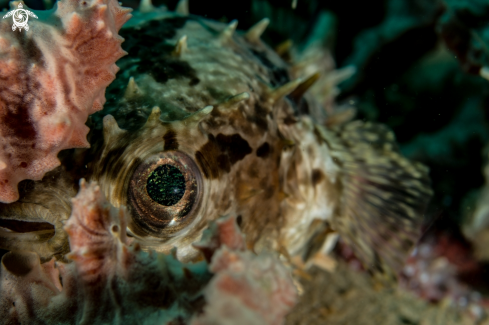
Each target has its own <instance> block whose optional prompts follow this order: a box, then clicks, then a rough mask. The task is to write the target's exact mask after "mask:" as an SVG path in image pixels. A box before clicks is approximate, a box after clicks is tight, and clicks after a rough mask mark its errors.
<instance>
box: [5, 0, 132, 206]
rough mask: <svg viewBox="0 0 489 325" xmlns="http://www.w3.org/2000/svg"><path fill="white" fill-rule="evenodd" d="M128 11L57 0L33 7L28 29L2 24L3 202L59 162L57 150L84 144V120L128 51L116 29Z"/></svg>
mask: <svg viewBox="0 0 489 325" xmlns="http://www.w3.org/2000/svg"><path fill="white" fill-rule="evenodd" d="M19 3H20V2H12V8H16V7H17V5H18V4H19ZM130 11H131V9H127V8H122V7H121V6H120V5H119V4H118V2H117V1H116V0H85V1H83V0H61V1H59V2H57V4H56V5H55V7H54V8H53V9H52V10H50V11H45V12H41V11H39V12H36V14H37V16H38V17H39V19H31V20H29V24H30V25H31V26H30V29H29V31H21V32H19V31H15V32H14V31H12V28H11V24H12V21H11V20H8V19H4V20H1V21H0V35H1V36H0V202H5V203H10V202H13V201H16V200H17V199H18V197H19V194H18V190H17V184H18V183H19V182H20V181H21V180H24V179H34V180H39V179H41V178H42V177H43V175H44V174H45V173H46V172H47V171H49V170H52V169H53V168H54V167H56V166H58V165H59V164H60V162H59V160H58V158H57V154H58V152H59V151H61V150H63V149H68V148H78V147H88V146H89V144H88V142H87V140H86V135H87V133H88V127H87V126H86V125H85V122H86V120H87V117H88V115H90V114H92V113H94V112H96V111H98V110H100V109H102V105H103V104H104V102H105V88H106V87H107V86H108V85H109V84H110V83H111V82H112V81H113V80H114V78H115V73H116V72H117V71H118V68H117V66H116V65H115V61H116V60H117V59H119V58H120V57H122V56H123V55H125V52H124V51H123V50H122V48H121V46H120V45H121V43H122V42H123V40H124V39H123V38H122V37H120V36H119V35H118V34H117V32H118V31H119V29H120V28H121V27H122V25H123V24H124V23H125V22H126V21H127V20H128V19H129V18H130V16H131V15H130V14H129V12H130Z"/></svg>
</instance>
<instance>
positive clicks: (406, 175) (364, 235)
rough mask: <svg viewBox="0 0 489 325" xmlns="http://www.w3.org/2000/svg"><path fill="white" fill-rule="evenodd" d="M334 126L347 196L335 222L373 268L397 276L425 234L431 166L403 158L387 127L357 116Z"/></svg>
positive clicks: (338, 159)
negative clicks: (420, 236) (425, 212)
mask: <svg viewBox="0 0 489 325" xmlns="http://www.w3.org/2000/svg"><path fill="white" fill-rule="evenodd" d="M335 131H336V134H337V137H338V138H337V139H338V146H339V148H340V152H339V155H338V157H337V158H336V160H337V162H338V164H340V166H341V169H342V195H341V201H340V203H339V206H338V209H337V213H336V218H335V220H334V224H333V226H334V228H335V229H336V230H337V231H338V232H339V233H340V235H341V236H342V238H343V240H344V241H345V242H347V243H348V244H349V245H351V247H352V248H353V250H354V252H355V253H356V254H357V256H358V257H359V258H360V259H361V260H362V261H363V263H364V264H365V267H366V268H367V269H368V270H369V271H371V272H372V273H373V274H375V275H380V278H384V279H385V278H386V277H387V278H388V279H391V278H395V277H396V274H397V271H399V269H400V267H401V266H402V265H403V263H404V261H405V259H406V257H407V255H408V253H409V251H410V250H411V249H412V247H413V246H414V244H415V242H416V241H417V239H418V238H419V235H420V230H421V224H422V222H423V214H424V211H425V209H426V206H427V205H428V202H429V200H430V198H431V195H432V191H431V188H430V185H431V182H430V179H429V177H428V168H427V167H425V166H423V165H421V164H419V163H415V162H411V161H409V160H408V159H407V158H405V157H403V156H402V155H401V153H400V152H399V150H398V148H397V145H396V143H395V137H394V134H393V132H392V131H390V130H389V129H388V128H387V127H386V126H383V125H380V124H373V123H368V122H367V123H364V122H362V121H355V122H352V123H348V124H345V125H343V126H341V127H339V128H337V129H336V130H335Z"/></svg>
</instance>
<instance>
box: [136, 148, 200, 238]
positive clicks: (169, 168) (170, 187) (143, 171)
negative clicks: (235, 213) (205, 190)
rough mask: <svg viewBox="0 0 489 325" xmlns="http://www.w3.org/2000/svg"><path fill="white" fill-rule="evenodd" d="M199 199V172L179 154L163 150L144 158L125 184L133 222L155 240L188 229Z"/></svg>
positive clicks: (191, 160) (185, 155) (179, 152)
mask: <svg viewBox="0 0 489 325" xmlns="http://www.w3.org/2000/svg"><path fill="white" fill-rule="evenodd" d="M201 198H202V176H201V173H200V170H199V168H198V167H197V165H196V164H195V162H194V161H193V159H192V158H190V157H189V156H188V155H187V154H185V153H183V152H181V151H164V152H160V153H157V154H155V155H152V156H150V157H148V158H147V159H146V160H145V161H144V162H142V163H141V164H140V165H139V166H138V167H137V168H136V170H135V171H134V173H133V175H132V178H131V180H130V182H129V189H128V201H129V206H130V209H131V210H132V211H131V212H132V216H133V221H134V222H135V224H137V225H138V226H139V227H140V228H142V229H144V230H145V231H146V232H148V233H149V234H151V235H154V236H157V237H172V236H174V235H175V234H176V233H177V232H179V231H180V230H182V229H184V228H185V227H186V226H188V225H189V224H190V223H191V222H192V221H193V220H194V217H195V215H196V212H197V211H198V209H199V206H200V201H201Z"/></svg>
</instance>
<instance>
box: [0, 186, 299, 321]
mask: <svg viewBox="0 0 489 325" xmlns="http://www.w3.org/2000/svg"><path fill="white" fill-rule="evenodd" d="M126 218H127V214H126V211H125V209H123V208H120V209H117V208H114V207H113V206H111V205H110V204H109V203H108V202H107V201H106V199H105V198H104V196H103V194H102V193H101V190H100V188H99V187H98V186H97V185H96V184H95V183H90V184H86V183H85V181H83V180H82V181H81V183H80V192H79V193H78V195H77V196H76V197H75V198H74V199H73V211H72V215H71V217H70V219H69V220H68V222H67V224H66V230H67V232H68V234H69V237H70V247H71V253H70V255H69V257H70V258H71V259H72V260H73V261H74V262H73V263H70V264H64V263H55V262H54V260H51V261H50V262H48V263H44V264H40V260H39V257H38V255H37V254H36V253H33V252H19V251H17V252H9V253H7V254H6V255H4V257H3V259H2V264H1V267H0V292H2V295H0V319H2V322H3V323H2V324H19V323H22V324H122V323H123V324H143V323H145V324H184V323H187V322H190V321H193V322H194V324H209V323H212V324H226V323H230V322H231V323H233V324H250V325H252V324H253V325H254V324H270V325H272V324H273V325H274V324H281V323H282V322H283V321H284V317H285V314H286V313H287V312H288V311H289V310H290V309H291V307H292V306H293V305H294V303H295V301H296V291H295V287H294V285H293V283H292V280H291V277H290V274H289V272H288V270H287V269H286V268H285V267H284V266H283V265H282V264H281V263H280V261H278V260H277V259H276V258H274V257H273V256H271V255H267V254H259V255H255V254H252V253H251V252H246V251H244V250H245V246H244V238H243V235H242V234H241V232H240V230H239V228H238V227H237V225H236V221H235V219H234V218H224V219H221V220H218V221H217V222H214V223H212V224H211V225H210V229H209V230H208V232H207V239H204V240H203V241H202V242H201V243H200V247H204V246H205V247H207V248H208V249H207V252H209V254H210V256H211V259H212V262H211V264H210V266H209V265H208V264H207V263H205V262H201V263H196V264H184V263H181V262H179V261H178V260H176V259H175V258H174V257H173V256H172V255H164V254H161V253H155V252H144V251H142V250H141V249H140V247H139V245H138V244H137V243H132V244H130V245H129V244H128V242H129V240H128V238H127V237H126V229H125V221H126ZM216 244H217V245H216ZM211 246H212V247H214V248H213V249H211V248H210V247H211ZM209 270H210V271H211V272H214V273H215V274H214V276H213V278H212V280H211V277H212V274H211V273H210V272H209ZM202 296H204V298H205V302H206V304H205V306H204V310H203V313H202V303H203V302H204V301H203V299H202ZM197 314H199V316H196V317H195V318H193V319H192V318H191V317H192V315H197ZM234 317H237V318H234ZM237 319H239V323H237V322H236V321H237Z"/></svg>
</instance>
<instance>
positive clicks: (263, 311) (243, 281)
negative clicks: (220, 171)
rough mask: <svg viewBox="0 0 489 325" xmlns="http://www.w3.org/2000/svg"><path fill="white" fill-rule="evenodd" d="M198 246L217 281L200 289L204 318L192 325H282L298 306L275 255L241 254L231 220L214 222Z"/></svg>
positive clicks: (240, 238) (240, 242)
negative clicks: (208, 259)
mask: <svg viewBox="0 0 489 325" xmlns="http://www.w3.org/2000/svg"><path fill="white" fill-rule="evenodd" d="M221 245H224V246H223V247H222V248H221V249H219V250H217V251H216V250H215V248H216V247H219V246H221ZM196 246H197V247H198V248H199V249H200V250H202V251H203V252H204V253H206V252H207V254H205V256H206V257H208V258H210V259H211V260H212V261H211V264H210V265H209V270H210V271H211V272H213V273H215V274H216V275H215V276H214V278H213V279H212V280H211V281H210V283H209V285H208V286H207V287H206V288H205V289H204V296H205V298H206V301H207V305H206V306H205V307H204V313H203V315H200V316H198V317H196V318H195V319H194V320H193V321H192V325H211V324H215V325H218V324H223V325H224V324H239V325H245V324H270V325H274V324H277V325H278V324H282V323H283V319H284V317H285V315H286V314H287V313H288V312H289V311H290V309H291V308H292V307H293V306H294V305H295V303H296V300H297V292H296V288H295V287H294V285H293V283H292V278H291V275H290V274H289V272H288V271H287V269H285V268H284V267H283V266H282V265H281V263H280V262H279V261H278V260H277V259H276V258H274V257H273V255H271V254H266V253H262V254H260V255H258V256H255V255H254V254H253V253H251V252H249V251H245V245H244V238H243V236H242V235H241V234H240V231H239V229H238V227H237V225H236V222H235V219H234V218H230V217H228V218H224V219H220V220H217V221H216V222H215V223H213V224H212V225H211V227H210V228H209V229H208V230H206V232H205V235H204V238H203V240H202V241H201V242H199V243H198V244H196ZM213 251H214V252H215V253H212V254H211V256H209V255H210V254H209V253H210V252H213Z"/></svg>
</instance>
